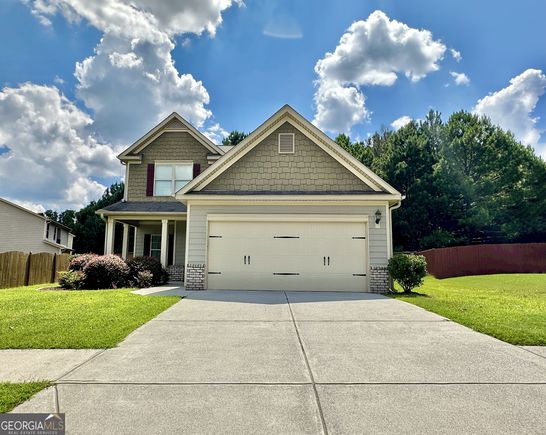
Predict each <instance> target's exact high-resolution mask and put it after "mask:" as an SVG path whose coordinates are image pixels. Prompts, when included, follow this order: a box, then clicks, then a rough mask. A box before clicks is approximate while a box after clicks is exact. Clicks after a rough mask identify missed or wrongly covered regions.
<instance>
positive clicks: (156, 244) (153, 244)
mask: <svg viewBox="0 0 546 435" xmlns="http://www.w3.org/2000/svg"><path fill="white" fill-rule="evenodd" d="M150 257H154V258H157V259H158V260H161V234H152V235H151V236H150Z"/></svg>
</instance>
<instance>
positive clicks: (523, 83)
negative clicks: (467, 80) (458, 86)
mask: <svg viewBox="0 0 546 435" xmlns="http://www.w3.org/2000/svg"><path fill="white" fill-rule="evenodd" d="M545 89H546V76H545V75H544V73H543V72H542V71H541V70H538V69H528V70H526V71H524V72H523V73H521V74H520V75H518V76H516V77H514V78H512V79H511V80H510V84H509V85H508V86H507V87H505V88H503V89H501V90H500V91H497V92H493V93H491V94H489V95H487V96H486V97H484V98H482V99H480V100H478V102H477V103H476V106H475V107H474V112H475V113H478V114H481V115H486V116H488V117H489V118H490V119H491V121H493V122H494V123H495V124H498V125H499V126H500V127H502V128H504V129H506V130H510V131H511V132H512V133H513V134H514V136H515V137H516V138H517V139H518V140H520V141H521V142H523V143H524V144H527V145H532V146H533V147H535V149H536V150H537V152H538V153H539V154H541V155H542V156H546V144H544V143H542V144H541V143H539V141H540V136H541V134H542V132H543V131H542V130H540V129H539V128H538V127H537V125H536V124H537V122H538V120H539V118H538V117H533V116H532V112H533V110H534V109H535V107H536V105H537V102H538V99H539V98H540V96H542V95H543V94H544V91H545Z"/></svg>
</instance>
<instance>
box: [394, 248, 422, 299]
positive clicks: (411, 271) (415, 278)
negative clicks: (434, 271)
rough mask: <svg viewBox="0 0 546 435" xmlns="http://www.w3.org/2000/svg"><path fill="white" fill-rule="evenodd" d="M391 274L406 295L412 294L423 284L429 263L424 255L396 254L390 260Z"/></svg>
mask: <svg viewBox="0 0 546 435" xmlns="http://www.w3.org/2000/svg"><path fill="white" fill-rule="evenodd" d="M389 274H390V275H391V278H392V279H394V280H395V281H396V282H398V284H400V286H401V287H402V289H403V290H404V293H410V292H411V291H412V290H413V289H414V288H415V287H419V286H420V285H421V284H423V278H424V277H425V276H426V274H427V261H426V259H425V257H423V256H422V255H410V254H396V255H395V256H394V257H392V258H391V259H390V260H389Z"/></svg>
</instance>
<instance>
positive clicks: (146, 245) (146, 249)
mask: <svg viewBox="0 0 546 435" xmlns="http://www.w3.org/2000/svg"><path fill="white" fill-rule="evenodd" d="M150 240H151V235H150V234H144V252H143V253H142V255H144V256H148V255H150Z"/></svg>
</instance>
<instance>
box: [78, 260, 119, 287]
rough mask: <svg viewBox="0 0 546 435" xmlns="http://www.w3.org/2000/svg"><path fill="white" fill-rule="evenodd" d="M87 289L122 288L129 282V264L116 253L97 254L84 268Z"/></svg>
mask: <svg viewBox="0 0 546 435" xmlns="http://www.w3.org/2000/svg"><path fill="white" fill-rule="evenodd" d="M83 273H84V274H85V284H84V287H85V288H87V289H103V288H104V289H106V288H120V287H123V286H125V285H127V283H128V279H129V266H127V264H126V263H125V261H123V260H122V259H121V258H120V257H118V256H116V255H102V256H96V258H93V259H92V260H90V261H89V262H88V263H87V264H86V265H85V267H84V268H83Z"/></svg>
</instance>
